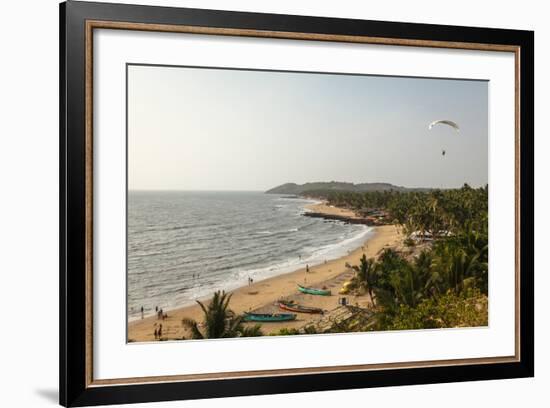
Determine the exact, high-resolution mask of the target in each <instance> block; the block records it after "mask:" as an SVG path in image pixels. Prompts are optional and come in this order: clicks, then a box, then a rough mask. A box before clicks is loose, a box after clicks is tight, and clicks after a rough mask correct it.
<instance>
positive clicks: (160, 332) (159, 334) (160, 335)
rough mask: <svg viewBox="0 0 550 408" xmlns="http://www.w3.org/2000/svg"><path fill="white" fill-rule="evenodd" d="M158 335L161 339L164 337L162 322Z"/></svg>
mask: <svg viewBox="0 0 550 408" xmlns="http://www.w3.org/2000/svg"><path fill="white" fill-rule="evenodd" d="M158 336H159V340H160V339H161V337H162V323H161V324H160V326H159V331H158Z"/></svg>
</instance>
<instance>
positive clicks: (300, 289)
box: [298, 285, 331, 296]
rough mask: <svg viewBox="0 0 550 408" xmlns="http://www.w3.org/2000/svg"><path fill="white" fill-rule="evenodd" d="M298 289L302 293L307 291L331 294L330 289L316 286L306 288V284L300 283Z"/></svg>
mask: <svg viewBox="0 0 550 408" xmlns="http://www.w3.org/2000/svg"><path fill="white" fill-rule="evenodd" d="M298 290H299V291H300V292H302V293H307V294H309V295H319V296H330V295H331V293H330V290H329V289H316V288H306V287H305V286H302V285H298Z"/></svg>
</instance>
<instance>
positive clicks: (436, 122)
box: [428, 119, 460, 157]
mask: <svg viewBox="0 0 550 408" xmlns="http://www.w3.org/2000/svg"><path fill="white" fill-rule="evenodd" d="M436 125H447V126H450V127H452V128H453V129H454V130H456V131H457V132H459V131H460V128H459V127H458V125H457V124H456V123H455V122H453V121H452V120H447V119H440V120H434V121H433V122H432V123H430V124H429V125H428V130H432V128H433V127H434V126H436ZM446 154H447V150H446V149H445V148H443V149H442V150H441V156H443V157H445V155H446Z"/></svg>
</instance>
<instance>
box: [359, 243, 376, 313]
mask: <svg viewBox="0 0 550 408" xmlns="http://www.w3.org/2000/svg"><path fill="white" fill-rule="evenodd" d="M360 262H361V263H360V265H359V266H357V265H355V266H353V269H355V271H356V272H357V280H358V281H359V284H360V285H362V286H366V288H367V291H368V292H369V297H370V301H371V303H372V305H373V306H375V307H376V303H375V302H374V293H373V290H374V287H375V286H376V276H377V275H376V271H375V268H374V259H373V258H370V259H367V257H366V256H365V254H363V256H362V257H361V259H360Z"/></svg>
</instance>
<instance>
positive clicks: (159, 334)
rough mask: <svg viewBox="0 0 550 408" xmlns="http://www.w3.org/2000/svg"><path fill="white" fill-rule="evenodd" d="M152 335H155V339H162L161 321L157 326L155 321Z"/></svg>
mask: <svg viewBox="0 0 550 408" xmlns="http://www.w3.org/2000/svg"><path fill="white" fill-rule="evenodd" d="M154 336H155V340H161V339H162V323H160V324H159V327H158V328H157V324H156V323H155V332H154Z"/></svg>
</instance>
